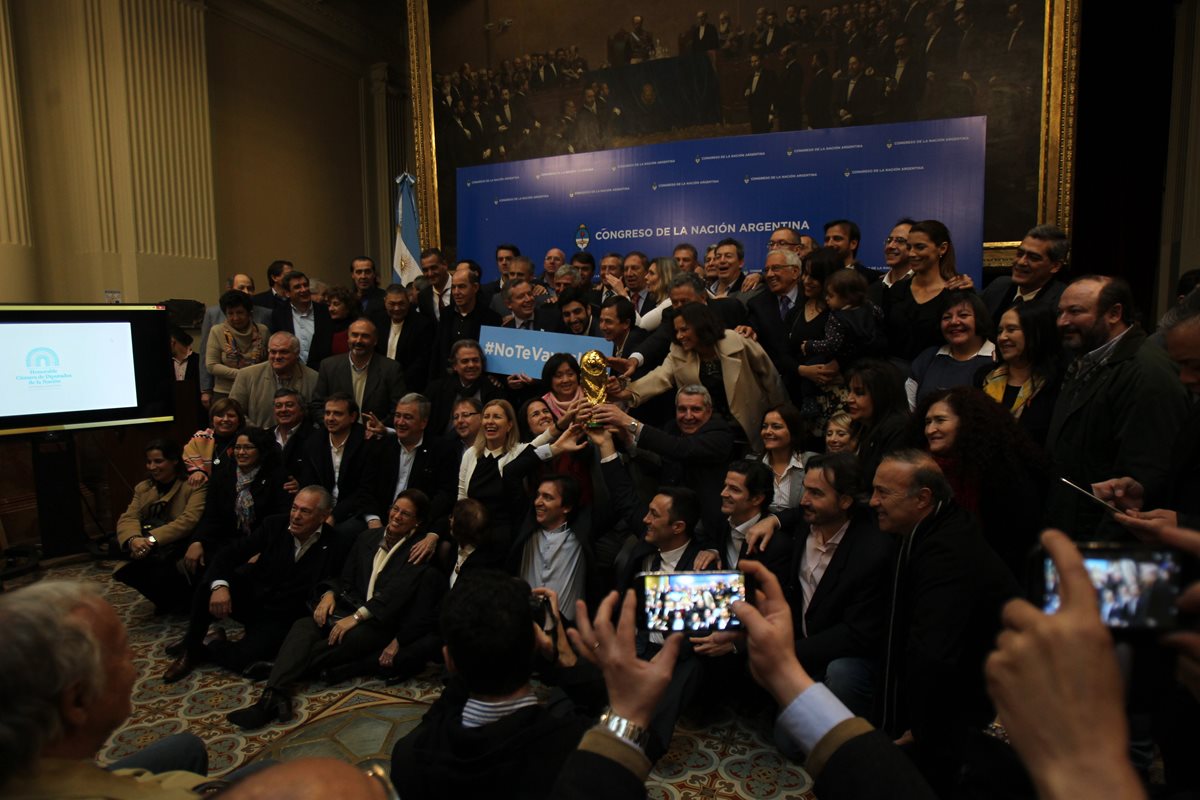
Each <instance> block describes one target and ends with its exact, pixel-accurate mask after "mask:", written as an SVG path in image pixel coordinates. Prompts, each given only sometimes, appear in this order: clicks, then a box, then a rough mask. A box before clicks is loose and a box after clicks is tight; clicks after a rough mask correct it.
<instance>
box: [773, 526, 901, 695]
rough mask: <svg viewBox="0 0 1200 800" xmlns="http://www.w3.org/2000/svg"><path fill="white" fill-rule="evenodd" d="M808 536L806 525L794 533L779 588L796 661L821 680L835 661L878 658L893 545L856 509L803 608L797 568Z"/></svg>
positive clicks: (893, 541)
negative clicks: (786, 606)
mask: <svg viewBox="0 0 1200 800" xmlns="http://www.w3.org/2000/svg"><path fill="white" fill-rule="evenodd" d="M811 535H812V530H811V529H810V528H809V527H808V525H807V524H802V526H801V527H800V529H799V530H797V532H796V537H795V542H796V544H795V547H794V548H793V549H792V560H791V565H790V568H789V569H788V572H787V575H786V580H785V581H784V586H785V587H786V593H787V595H788V603H789V604H790V605H791V607H792V621H793V622H794V623H795V629H796V656H797V657H798V658H799V659H800V663H801V664H803V665H804V668H805V669H806V670H808V671H809V672H810V673H811V674H813V675H822V674H824V672H825V669H826V668H827V667H828V666H829V662H830V661H833V660H834V659H835V658H845V657H859V658H878V657H879V656H880V654H881V653H880V647H879V643H880V642H881V641H882V640H883V632H884V630H885V628H886V626H887V609H888V602H887V600H888V599H887V586H888V583H889V579H890V577H891V573H890V571H889V568H890V567H891V566H892V562H893V559H894V558H895V554H896V540H895V538H894V537H892V536H889V535H888V534H886V533H883V532H881V531H880V530H879V526H878V524H877V523H876V521H875V514H874V513H873V512H872V511H870V510H868V509H859V510H858V511H857V512H856V513H855V514H854V516H853V517H851V520H850V527H848V528H847V529H846V533H845V534H844V535H843V537H842V541H841V543H840V544H839V545H838V546H837V549H836V550H834V551H833V558H832V559H831V560H830V562H829V566H828V567H826V569H825V574H824V575H822V576H821V581H820V583H818V584H817V590H816V591H815V592H814V593H813V597H812V602H811V603H810V604H809V605H808V606H807V607H806V606H805V604H804V589H803V587H802V585H801V583H800V566H801V561H802V560H803V557H804V551H805V547H806V545H807V542H808V537H809V536H811ZM801 620H803V622H804V625H806V626H807V628H808V634H807V635H805V633H804V627H803V626H802V624H801Z"/></svg>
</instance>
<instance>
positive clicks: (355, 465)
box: [300, 423, 385, 522]
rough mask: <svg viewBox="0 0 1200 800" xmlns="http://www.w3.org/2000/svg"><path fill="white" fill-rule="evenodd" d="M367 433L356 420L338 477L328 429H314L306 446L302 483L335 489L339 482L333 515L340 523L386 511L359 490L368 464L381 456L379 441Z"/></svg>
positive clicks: (345, 448)
mask: <svg viewBox="0 0 1200 800" xmlns="http://www.w3.org/2000/svg"><path fill="white" fill-rule="evenodd" d="M364 432H365V429H364V428H363V426H362V425H358V424H357V423H356V424H355V425H354V426H353V427H351V428H350V435H349V436H348V437H347V438H346V443H345V445H343V449H342V466H341V469H339V470H338V472H337V476H336V480H335V477H334V472H333V454H332V453H331V452H330V450H329V434H328V432H326V431H314V432H313V435H312V436H310V437H309V438H308V442H306V443H305V446H304V447H305V464H304V476H303V477H302V478H301V479H300V486H301V487H304V486H309V485H312V484H318V485H320V486H324V487H325V490H326V491H329V492H332V491H333V486H334V484H335V483H336V484H337V487H338V500H337V503H335V504H334V506H333V518H334V519H335V520H337V521H338V522H345V521H346V520H347V519H349V518H350V517H353V516H356V515H358V514H376V515H378V516H383V514H384V513H385V509H383V508H380V507H379V506H378V505H377V503H376V501H375V497H374V495H373V494H371V493H370V492H361V491H359V487H361V486H364V485H366V482H365V478H366V476H367V469H368V467H367V465H368V464H370V463H373V462H374V461H375V459H376V458H378V455H377V454H378V450H377V449H376V448H377V443H376V442H375V441H374V440H369V439H364V438H363V435H364Z"/></svg>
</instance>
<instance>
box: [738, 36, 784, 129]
mask: <svg viewBox="0 0 1200 800" xmlns="http://www.w3.org/2000/svg"><path fill="white" fill-rule="evenodd" d="M776 90H777V87H776V85H775V73H773V72H771V71H769V70H766V69H764V68H763V65H762V57H761V56H760V55H758V54H757V53H755V54H753V55H751V56H750V78H749V80H747V82H746V91H745V92H744V94H745V96H746V106H747V108H748V112H749V114H750V132H751V133H766V132H767V131H769V130H771V120H772V119H773V117H774V114H775V102H776V97H775V94H776Z"/></svg>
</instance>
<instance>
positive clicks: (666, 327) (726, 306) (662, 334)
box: [627, 297, 747, 372]
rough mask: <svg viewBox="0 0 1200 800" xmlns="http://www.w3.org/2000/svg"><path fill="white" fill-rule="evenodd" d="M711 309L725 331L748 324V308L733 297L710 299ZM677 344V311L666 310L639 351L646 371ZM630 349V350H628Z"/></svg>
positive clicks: (661, 360) (653, 366)
mask: <svg viewBox="0 0 1200 800" xmlns="http://www.w3.org/2000/svg"><path fill="white" fill-rule="evenodd" d="M707 305H708V307H709V309H711V310H712V311H713V313H715V314H716V315H717V318H718V319H719V320H721V324H723V325H724V326H725V330H727V331H728V330H733V329H734V328H736V327H738V326H739V325H745V324H746V320H747V318H746V307H745V306H744V305H742V302H741V301H740V300H737V299H735V298H733V297H715V298H714V297H710V298H708V303H707ZM674 343H675V309H673V308H665V309H663V312H662V322H660V323H659V324H658V327H657V328H655V329H654V330H653V331H651V332H650V335H649V336H647V337H646V339H645V340H644V341H643V342H642V344H641V347H640V348H639V349H638V350H633V351H631V352H635V353H641V354H642V357H643V358H645V360H646V361H645V364H644V365H643V366H644V369H645V371H647V372H648V371H649V370H651V369H654V368H655V367H657V366H658V365H659V364H661V363H662V362H663V359H665V358H666V357H667V354H668V353H669V352H670V350H671V345H673V344H674ZM627 349H628V348H627Z"/></svg>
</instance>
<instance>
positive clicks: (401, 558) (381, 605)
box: [318, 528, 446, 645]
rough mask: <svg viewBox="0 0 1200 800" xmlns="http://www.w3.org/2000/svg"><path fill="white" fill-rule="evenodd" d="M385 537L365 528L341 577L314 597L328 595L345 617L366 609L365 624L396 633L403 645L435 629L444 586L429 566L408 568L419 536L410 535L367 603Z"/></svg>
mask: <svg viewBox="0 0 1200 800" xmlns="http://www.w3.org/2000/svg"><path fill="white" fill-rule="evenodd" d="M383 537H384V528H368V529H367V530H365V531H363V532H362V533H360V534H359V535H358V537H357V538H356V539H355V541H354V546H353V547H352V548H351V549H350V553H349V555H348V556H347V557H346V560H345V563H344V564H343V565H342V571H341V574H340V575H338V576H337V577H334V578H330V579H328V580H326V581H324V582H323V583H322V585H321V587H320V588H319V589H318V591H324V590H329V591H332V592H333V593H334V595H335V596H336V598H337V600H338V604H339V606H340V607H341V608H343V609H344V610H345V611H346V612H347V613H352V612H353V611H357V610H358V609H359V608H362V607H363V606H366V608H367V611H369V612H371V616H370V617H369V619H372V620H375V621H376V622H377V623H378V624H380V625H382V626H383V627H384V628H385V629H387V630H388V631H394V632H396V638H397V639H400V640H401V641H400V644H401V645H404V644H407V643H408V642H411V641H415V640H416V639H417V638H419V637H421V636H424V635H425V634H427V633H431V632H432V631H434V630H435V629H436V627H437V608H438V603H439V601H440V600H441V598H442V595H443V594H444V593H445V589H446V580H445V577H444V576H443V575H442V574H441V572H439V571H438V570H437V569H436V568H435V567H434V566H433V565H432V563H431V562H428V561H427V562H425V563H424V564H413V563H410V562H409V560H408V555H409V553H410V552H411V551H412V548H413V545H414V544H416V543H417V542H418V541H420V540H421V538H422V534H421V532H419V531H414V532H413V534H412V535H411V536H409V538H408V540H407V541H406V542H405V543H404V544H402V545H401V546H400V547H399V548H397V549H396V551H395V552H394V553H392V555H391V557H390V558H388V560H387V563H386V564H384V566H383V569H381V570H380V571H379V574H378V575H377V576H376V578H375V593H374V594H372V595H371V598H370V599H369V600H368V599H367V589H368V588H369V587H370V582H371V572H372V570H373V569H374V566H375V554H376V553H378V552H379V546H380V544H381V543H382V542H383ZM401 626H403V629H402V630H401Z"/></svg>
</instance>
